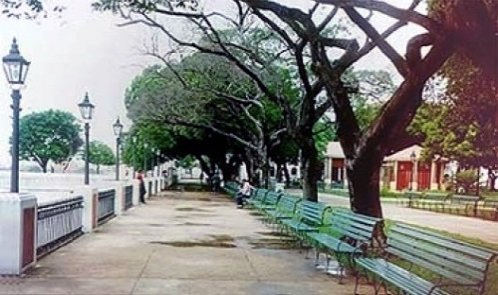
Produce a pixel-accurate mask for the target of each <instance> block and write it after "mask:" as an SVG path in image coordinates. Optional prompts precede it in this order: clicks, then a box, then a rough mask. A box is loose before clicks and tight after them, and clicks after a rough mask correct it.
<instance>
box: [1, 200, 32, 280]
mask: <svg viewBox="0 0 498 295" xmlns="http://www.w3.org/2000/svg"><path fill="white" fill-rule="evenodd" d="M36 213H37V212H36V197H35V196H33V195H27V194H17V193H1V194H0V216H2V222H0V274H9V275H19V274H21V273H22V272H23V271H24V270H26V269H28V268H29V267H31V266H33V265H34V264H36Z"/></svg>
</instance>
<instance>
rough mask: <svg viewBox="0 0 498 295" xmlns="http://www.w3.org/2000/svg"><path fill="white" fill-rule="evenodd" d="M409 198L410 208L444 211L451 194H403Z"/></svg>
mask: <svg viewBox="0 0 498 295" xmlns="http://www.w3.org/2000/svg"><path fill="white" fill-rule="evenodd" d="M403 196H404V197H405V198H407V199H408V207H409V208H418V209H429V210H434V211H443V208H444V205H445V204H446V203H447V199H448V197H449V195H447V194H446V195H442V194H434V193H420V192H406V193H405V194H404V195H403Z"/></svg>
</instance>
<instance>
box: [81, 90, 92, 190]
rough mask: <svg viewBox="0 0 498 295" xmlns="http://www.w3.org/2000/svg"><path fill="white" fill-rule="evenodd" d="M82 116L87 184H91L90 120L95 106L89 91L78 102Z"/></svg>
mask: <svg viewBox="0 0 498 295" xmlns="http://www.w3.org/2000/svg"><path fill="white" fill-rule="evenodd" d="M78 107H79V108H80V112H81V117H82V118H83V121H84V122H85V185H89V184H90V120H91V119H92V115H93V109H94V108H95V106H94V105H93V104H91V103H90V99H89V98H88V92H87V93H85V97H84V98H83V101H82V102H81V103H79V104H78Z"/></svg>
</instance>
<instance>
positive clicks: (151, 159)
mask: <svg viewBox="0 0 498 295" xmlns="http://www.w3.org/2000/svg"><path fill="white" fill-rule="evenodd" d="M150 152H151V156H150V172H151V176H152V177H154V174H155V173H154V172H155V171H154V155H155V154H156V149H155V148H152V149H151V150H150Z"/></svg>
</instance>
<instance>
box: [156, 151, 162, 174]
mask: <svg viewBox="0 0 498 295" xmlns="http://www.w3.org/2000/svg"><path fill="white" fill-rule="evenodd" d="M160 156H161V151H160V150H159V149H156V166H157V176H158V177H159V176H160V175H161V169H159V163H160V162H161V158H160Z"/></svg>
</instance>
